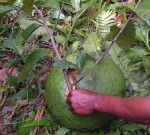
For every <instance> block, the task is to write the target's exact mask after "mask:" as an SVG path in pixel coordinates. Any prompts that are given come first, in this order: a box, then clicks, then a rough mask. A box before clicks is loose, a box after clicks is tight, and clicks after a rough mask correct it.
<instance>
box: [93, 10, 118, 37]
mask: <svg viewBox="0 0 150 135" xmlns="http://www.w3.org/2000/svg"><path fill="white" fill-rule="evenodd" d="M115 16H116V14H115V13H113V11H105V10H102V11H101V13H100V14H98V15H97V17H96V19H95V20H96V21H94V23H95V24H96V26H97V29H98V32H99V34H100V36H101V37H102V38H103V39H105V38H107V36H108V34H109V33H110V27H111V26H113V25H115Z"/></svg>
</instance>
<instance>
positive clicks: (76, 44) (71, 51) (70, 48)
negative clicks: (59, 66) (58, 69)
mask: <svg viewBox="0 0 150 135" xmlns="http://www.w3.org/2000/svg"><path fill="white" fill-rule="evenodd" d="M79 44H80V42H79V41H76V42H74V43H73V44H72V45H71V46H70V47H69V49H68V51H67V52H66V54H65V56H67V55H68V54H70V53H73V52H75V51H77V49H78V46H79Z"/></svg>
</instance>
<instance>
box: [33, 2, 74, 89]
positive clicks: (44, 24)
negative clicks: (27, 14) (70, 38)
mask: <svg viewBox="0 0 150 135" xmlns="http://www.w3.org/2000/svg"><path fill="white" fill-rule="evenodd" d="M33 7H34V8H35V9H36V11H37V12H38V13H39V15H40V16H41V19H42V21H43V22H42V23H43V26H44V27H45V29H46V31H47V32H48V34H49V36H50V39H51V42H52V45H53V50H54V52H55V53H56V57H57V59H58V60H61V57H60V54H59V52H58V49H57V47H56V43H55V40H54V37H53V32H52V31H51V30H50V29H49V28H48V25H47V24H46V21H45V19H44V17H43V14H42V12H41V10H39V9H38V8H37V7H36V6H35V5H33ZM63 74H64V77H65V80H66V83H67V86H68V89H69V91H71V89H72V88H71V85H70V82H69V79H68V76H67V72H66V70H63Z"/></svg>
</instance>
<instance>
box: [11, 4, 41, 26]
mask: <svg viewBox="0 0 150 135" xmlns="http://www.w3.org/2000/svg"><path fill="white" fill-rule="evenodd" d="M11 7H12V8H14V9H15V10H17V11H18V12H21V13H22V14H24V15H26V16H27V17H29V18H31V19H32V20H34V21H36V22H38V23H40V24H43V23H42V22H41V21H39V20H37V19H35V18H34V17H32V16H30V15H29V14H27V13H26V12H24V11H23V10H20V9H18V8H17V7H15V6H11Z"/></svg>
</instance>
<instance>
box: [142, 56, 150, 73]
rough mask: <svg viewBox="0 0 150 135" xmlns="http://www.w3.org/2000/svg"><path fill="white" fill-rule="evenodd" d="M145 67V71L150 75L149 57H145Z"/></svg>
mask: <svg viewBox="0 0 150 135" xmlns="http://www.w3.org/2000/svg"><path fill="white" fill-rule="evenodd" d="M143 65H144V69H145V71H146V72H147V73H148V74H150V57H149V56H143Z"/></svg>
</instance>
